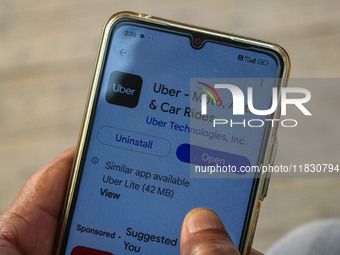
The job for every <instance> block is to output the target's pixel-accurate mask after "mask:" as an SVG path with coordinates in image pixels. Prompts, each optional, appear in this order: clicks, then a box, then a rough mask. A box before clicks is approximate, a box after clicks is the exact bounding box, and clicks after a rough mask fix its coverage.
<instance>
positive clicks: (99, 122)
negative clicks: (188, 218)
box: [55, 12, 290, 255]
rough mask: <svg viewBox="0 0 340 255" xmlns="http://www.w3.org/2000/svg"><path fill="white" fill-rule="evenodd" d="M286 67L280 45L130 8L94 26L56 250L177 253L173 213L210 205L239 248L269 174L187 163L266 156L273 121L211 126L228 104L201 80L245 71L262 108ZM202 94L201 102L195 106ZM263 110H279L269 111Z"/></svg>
mask: <svg viewBox="0 0 340 255" xmlns="http://www.w3.org/2000/svg"><path fill="white" fill-rule="evenodd" d="M289 69H290V61H289V57H288V55H287V53H286V52H285V50H284V49H282V48H281V47H280V46H278V45H276V44H272V43H266V42H263V41H259V40H254V39H250V38H246V37H241V36H236V35H234V34H226V33H220V32H216V31H212V30H207V29H203V28H199V27H195V26H190V25H185V24H181V23H177V22H172V21H169V20H165V19H161V18H156V17H153V16H150V15H145V14H140V13H132V12H120V13H117V14H115V15H114V16H112V17H111V18H110V19H109V21H108V22H107V24H106V25H105V28H104V30H103V35H102V39H101V44H100V49H99V53H98V58H97V62H96V67H95V73H94V78H93V81H92V85H91V88H90V92H89V97H88V103H87V107H86V110H85V115H84V120H83V125H82V129H81V132H80V138H79V141H78V149H77V152H76V156H75V160H74V165H73V171H72V176H71V180H70V184H69V189H68V193H67V197H66V201H65V206H64V211H63V216H62V220H61V223H60V231H59V235H58V236H59V238H58V240H57V242H56V248H55V252H56V254H67V255H79V254H82V255H89V254H91V255H94V254H98V255H99V254H101V255H113V254H115V255H117V254H135V253H138V254H148V255H150V254H157V255H161V254H179V251H180V248H179V239H180V230H181V225H182V221H183V219H184V217H185V215H186V214H187V213H188V212H189V211H190V210H191V209H193V208H196V207H208V208H211V209H213V210H214V211H216V212H217V213H218V215H219V216H220V218H221V220H222V221H223V223H224V225H225V226H226V228H227V230H228V231H229V233H230V236H231V239H232V241H233V242H234V244H235V245H236V246H237V247H238V248H239V250H240V252H241V254H246V253H247V252H248V250H249V247H250V246H251V242H252V238H253V236H254V231H255V227H256V222H257V217H258V214H259V210H260V206H261V202H262V201H263V199H264V197H265V195H266V191H267V187H268V182H269V176H266V175H261V176H257V175H247V177H246V178H243V177H244V175H241V174H239V173H228V174H229V176H231V177H232V178H219V177H218V178H217V177H216V178H210V177H211V176H210V175H209V178H205V177H204V176H203V178H200V176H198V177H197V176H193V174H194V173H195V164H196V165H198V164H199V161H201V162H203V161H204V162H205V163H207V162H208V163H214V164H215V163H219V164H221V165H223V164H227V163H226V162H225V160H226V161H227V162H235V164H245V165H257V164H272V161H273V158H274V154H275V148H276V145H277V141H276V132H277V127H278V125H277V123H266V124H265V125H263V126H261V127H258V128H256V129H250V128H249V127H248V128H244V127H241V126H240V127H233V129H230V128H227V127H225V126H223V125H219V126H218V127H217V126H215V127H213V126H212V124H213V123H214V119H215V118H216V115H215V114H212V113H213V109H215V108H216V109H218V111H226V112H227V111H231V110H232V108H233V101H232V100H229V99H230V98H229V99H223V104H222V100H221V99H220V98H217V97H216V95H214V94H213V92H212V91H214V87H213V86H214V84H213V82H214V81H211V80H210V79H217V81H218V82H220V83H221V82H222V83H223V82H224V79H230V78H233V79H234V78H237V79H255V83H256V84H257V85H256V84H255V85H254V86H258V87H259V91H258V92H256V93H257V94H258V95H257V97H258V101H260V102H261V104H262V107H269V106H270V103H271V101H272V100H271V89H272V88H273V87H276V88H278V89H280V88H281V87H282V86H285V85H286V82H287V78H288V75H289ZM260 83H261V84H260ZM262 83H264V85H263V84H262ZM245 84H246V83H245ZM238 86H239V87H240V89H241V90H242V91H245V90H246V85H244V84H243V83H242V82H238ZM247 86H248V85H247ZM211 88H212V89H213V90H212V91H210V90H209V89H211ZM218 93H219V94H220V95H222V94H225V95H226V96H227V97H230V93H229V95H227V94H228V93H227V92H223V91H219V92H218ZM254 93H255V92H254ZM204 94H205V95H206V96H209V99H210V102H208V106H207V107H208V112H207V113H205V114H204V113H202V110H203V107H204V106H202V107H201V104H202V100H203V99H204V100H205V101H204V102H207V97H206V96H203V95H204ZM210 94H211V95H212V97H210ZM225 100H227V101H226V102H225ZM228 100H229V101H228ZM216 101H217V103H216ZM264 109H267V108H264ZM265 117H266V116H262V117H261V118H265ZM271 117H272V118H276V119H277V118H279V110H277V111H275V112H274V113H273V114H272V115H271ZM215 124H216V123H215ZM192 155H195V157H193V156H192ZM197 158H198V160H197ZM202 165H203V166H204V164H203V163H202ZM202 172H204V171H202Z"/></svg>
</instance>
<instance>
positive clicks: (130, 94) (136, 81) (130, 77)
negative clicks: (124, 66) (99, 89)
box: [106, 71, 143, 108]
mask: <svg viewBox="0 0 340 255" xmlns="http://www.w3.org/2000/svg"><path fill="white" fill-rule="evenodd" d="M142 84H143V79H142V77H140V76H139V75H135V74H130V73H123V72H119V71H114V72H112V73H111V75H110V79H109V85H108V86H107V91H106V101H107V102H109V103H110V104H117V105H121V106H125V107H130V108H134V107H136V106H137V104H138V101H139V95H140V91H141V89H142Z"/></svg>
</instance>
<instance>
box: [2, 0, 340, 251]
mask: <svg viewBox="0 0 340 255" xmlns="http://www.w3.org/2000/svg"><path fill="white" fill-rule="evenodd" d="M123 10H131V11H138V12H143V13H148V14H152V15H154V16H160V17H163V18H167V19H172V20H176V21H181V22H185V23H189V24H194V25H199V26H202V27H207V28H212V29H216V30H221V31H224V32H233V33H236V34H240V35H245V36H249V37H254V38H258V39H262V40H267V41H272V42H276V43H278V44H280V45H282V46H283V47H284V48H285V49H286V50H287V51H288V53H289V54H290V57H291V61H292V72H291V77H339V70H340V1H338V0H334V1H331V0H323V1H319V0H318V1H315V0H294V1H293V0H287V1H261V0H260V1H250V0H249V1H237V0H234V1H230V0H221V1H217V0H210V1H209V2H208V1H202V0H195V1H193V0H186V1H183V0H173V1H159V0H155V1H140V0H135V1H129V0H125V1H113V0H96V1H75V0H68V1H63V0H60V1H34V0H27V1H23V0H22V1H18V0H0V141H1V142H0V164H1V167H0V212H2V211H3V210H4V209H5V208H6V207H7V206H8V205H9V204H10V203H11V201H12V200H13V199H14V198H15V197H16V195H17V194H18V192H19V190H20V188H21V187H22V186H23V184H24V183H25V181H26V180H27V179H28V178H29V177H30V176H31V175H32V174H33V173H34V172H35V171H36V170H37V169H38V168H40V167H41V166H42V165H43V164H44V163H46V162H48V161H49V160H51V159H52V158H54V157H55V156H56V155H58V154H59V153H60V152H62V151H64V150H65V149H67V148H69V147H71V146H74V145H75V144H76V142H77V137H78V132H79V128H80V124H81V119H82V114H83V109H84V105H85V100H86V95H87V92H88V87H89V84H90V81H91V78H92V75H93V68H94V62H95V57H96V53H97V49H98V43H99V39H100V35H101V31H102V27H103V25H104V23H105V21H106V20H107V19H108V18H109V17H110V16H111V15H112V14H113V13H116V12H118V11H123ZM313 93H314V94H313ZM313 95H320V96H319V97H315V100H314V101H313V100H312V101H313V102H312V103H313V105H314V107H319V106H322V107H327V109H329V113H328V116H331V117H334V118H335V119H337V118H338V117H339V112H338V109H339V108H340V87H333V88H332V93H329V92H327V91H325V90H324V89H323V87H322V86H319V87H318V88H316V89H314V90H313V92H312V96H313ZM314 109H316V108H314ZM339 119H340V118H339ZM339 125H340V123H339V121H338V122H336V125H325V123H322V122H321V121H318V119H315V118H314V119H313V121H312V122H307V123H305V124H304V126H303V128H299V129H298V130H294V131H292V130H291V129H290V130H287V129H284V128H281V129H280V130H279V149H278V152H277V157H276V164H288V163H289V164H290V163H291V162H295V161H301V162H304V163H339V155H340V149H339V147H340V146H339V145H338V141H339V133H340V132H339ZM322 160H323V161H324V162H321V161H322ZM339 184H340V182H339V179H336V178H333V179H326V178H323V179H311V178H310V179H301V178H300V179H272V181H271V183H270V187H269V192H268V196H267V198H266V200H265V202H264V203H263V207H262V212H261V215H260V219H259V224H258V227H257V232H256V236H255V241H254V247H255V248H257V249H259V250H262V251H265V250H266V249H267V248H268V247H269V246H270V245H271V244H272V243H273V242H274V241H275V240H277V239H278V238H279V237H280V236H282V235H283V234H284V233H286V232H287V231H289V230H291V229H293V228H294V227H296V226H297V225H299V224H302V223H305V222H308V221H310V220H313V219H319V218H329V217H338V216H339V215H340V201H339V197H340V185H339Z"/></svg>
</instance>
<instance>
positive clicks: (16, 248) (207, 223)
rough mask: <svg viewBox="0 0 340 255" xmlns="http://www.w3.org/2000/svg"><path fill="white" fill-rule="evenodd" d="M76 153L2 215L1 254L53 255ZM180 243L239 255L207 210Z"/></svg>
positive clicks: (191, 251) (41, 175)
mask: <svg viewBox="0 0 340 255" xmlns="http://www.w3.org/2000/svg"><path fill="white" fill-rule="evenodd" d="M74 153H75V148H72V149H70V150H68V151H66V152H64V153H62V154H61V155H60V156H58V157H57V158H56V159H54V160H52V161H51V162H49V163H48V164H46V165H45V166H43V167H42V168H41V169H40V170H38V171H37V172H36V173H35V174H34V175H33V176H32V177H31V178H30V179H29V180H28V181H27V183H26V184H25V186H24V187H23V188H22V190H21V191H20V193H19V195H18V197H17V198H16V199H15V201H14V202H13V203H12V204H11V205H10V207H9V208H8V209H7V210H6V211H5V212H4V213H3V214H1V215H0V254H6V255H19V254H28V255H30V254H34V255H46V254H52V249H53V243H54V241H55V235H56V231H57V226H58V222H59V219H60V215H61V211H62V206H63V202H64V199H65V195H66V189H67V183H68V179H69V175H70V171H71V167H72V162H73V157H74ZM180 243H181V255H207V254H209V255H210V254H214V255H219V254H226V255H239V252H238V250H237V249H236V247H235V246H234V245H233V243H232V241H231V239H230V237H229V235H228V233H227V231H226V230H225V228H224V226H223V224H222V222H221V221H220V220H219V218H218V216H217V214H216V213H214V212H213V211H211V210H209V209H205V208H198V209H194V210H192V211H191V212H190V213H188V215H187V216H186V217H185V219H184V222H183V226H182V232H181V242H180ZM259 254H260V253H258V252H256V251H252V252H251V255H259Z"/></svg>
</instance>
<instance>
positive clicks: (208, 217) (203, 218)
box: [186, 208, 225, 234]
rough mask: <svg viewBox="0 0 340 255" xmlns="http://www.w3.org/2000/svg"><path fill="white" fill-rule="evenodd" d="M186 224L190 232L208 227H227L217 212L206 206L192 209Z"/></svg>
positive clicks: (222, 228)
mask: <svg viewBox="0 0 340 255" xmlns="http://www.w3.org/2000/svg"><path fill="white" fill-rule="evenodd" d="M186 225H187V229H188V232H189V233H190V234H194V233H197V232H200V231H203V230H208V229H221V230H224V229H225V228H224V226H223V223H222V222H221V220H220V218H219V217H218V216H217V214H216V213H215V212H214V211H212V210H209V209H206V208H198V209H195V210H193V211H191V212H190V213H189V214H188V215H187V218H186Z"/></svg>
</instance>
